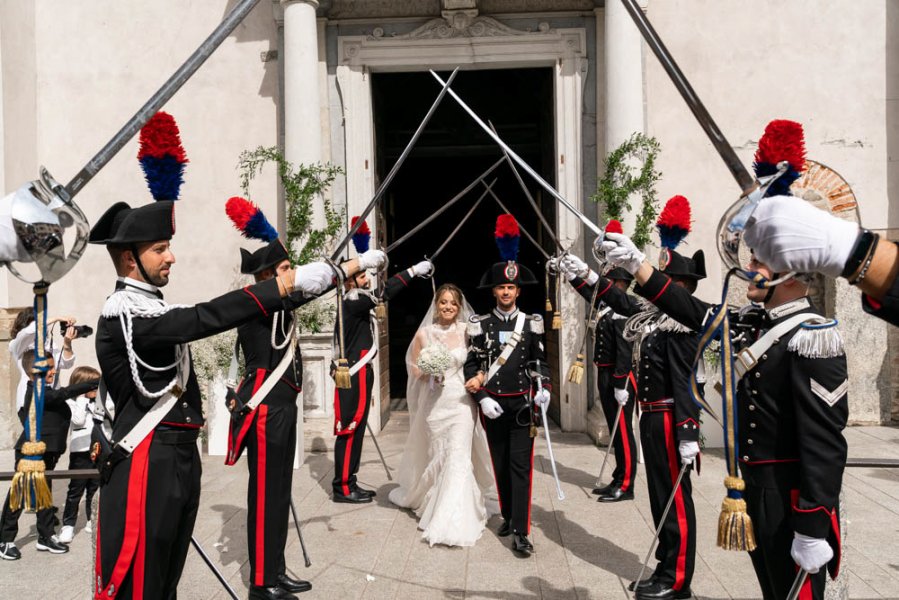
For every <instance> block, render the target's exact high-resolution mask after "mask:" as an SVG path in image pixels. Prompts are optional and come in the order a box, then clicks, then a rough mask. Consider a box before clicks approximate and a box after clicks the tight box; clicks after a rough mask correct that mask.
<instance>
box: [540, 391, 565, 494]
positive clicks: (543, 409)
mask: <svg viewBox="0 0 899 600" xmlns="http://www.w3.org/2000/svg"><path fill="white" fill-rule="evenodd" d="M540 414H541V416H542V417H543V433H544V434H545V435H546V451H547V453H548V454H549V464H550V466H551V467H552V469H553V479H555V480H556V494H557V495H558V497H559V500H564V499H565V492H563V491H562V484H561V483H559V473H558V471H556V458H555V456H553V444H552V441H550V439H549V422H548V421H547V420H546V405H542V406H541V407H540Z"/></svg>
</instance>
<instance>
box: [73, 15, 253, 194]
mask: <svg viewBox="0 0 899 600" xmlns="http://www.w3.org/2000/svg"><path fill="white" fill-rule="evenodd" d="M258 3H259V0H241V1H240V2H239V3H238V4H237V5H236V6H235V7H234V8H233V9H231V12H230V13H228V15H227V16H226V17H225V19H224V20H223V21H222V22H221V23H219V26H218V27H216V28H215V30H214V31H213V32H212V33H211V34H210V35H209V37H208V38H206V40H204V41H203V43H202V44H200V47H199V48H197V49H196V50H195V51H194V53H193V54H191V55H190V58H188V59H187V62H185V63H184V64H183V65H181V67H179V68H178V70H177V71H175V73H174V74H173V75H172V76H171V77H169V79H168V81H166V82H165V83H164V84H162V87H161V88H159V89H158V90H157V91H156V93H155V94H153V95H152V96H151V97H150V99H149V100H147V102H146V103H145V104H144V105H143V106H142V107H141V108H140V110H138V111H137V112H136V113H135V114H134V116H133V117H131V118H130V119H129V120H128V122H127V123H125V125H124V126H123V127H122V128H121V129H120V130H119V132H118V133H116V134H115V135H114V136H113V138H112V139H111V140H109V142H107V143H106V145H105V146H103V148H102V149H101V150H100V151H99V152H97V154H96V155H95V156H94V157H93V158H92V159H91V160H90V162H88V163H87V164H86V165H85V166H84V168H82V169H81V170H80V171H79V172H78V174H77V175H75V177H73V178H72V180H71V181H70V182H69V183H68V184H67V185H66V186H65V188H63V189H57V190H56V191H57V193H59V194H60V196H61V197H62V198H63V200H65V201H66V202H67V203H69V202H71V200H72V198H74V197H75V195H76V194H77V193H78V192H80V191H81V189H82V188H83V187H84V186H85V185H86V184H87V183H88V182H89V181H90V180H91V179H93V178H94V175H96V174H97V173H98V172H99V171H100V169H102V168H103V167H105V166H106V164H107V163H109V161H110V160H112V157H114V156H115V155H116V154H117V153H118V152H119V150H121V149H122V147H123V146H124V145H125V144H126V143H127V142H128V140H130V139H131V138H132V137H134V134H135V133H137V132H138V131H140V128H141V127H143V126H144V125H145V124H146V123H147V121H149V120H150V117H152V116H153V115H154V114H156V112H157V111H158V110H159V109H160V108H162V106H163V105H164V104H165V103H166V102H168V101H169V99H170V98H171V97H172V96H174V95H175V92H177V91H178V90H179V89H181V86H183V85H184V84H185V82H187V80H188V79H190V78H191V76H193V74H194V73H195V72H196V71H197V69H199V68H200V66H201V65H202V64H203V63H204V62H206V59H207V58H209V57H210V56H211V55H212V53H213V52H215V50H216V48H218V47H219V46H220V45H221V43H222V42H223V41H225V38H227V37H228V36H229V35H230V34H231V32H232V31H234V28H235V27H237V26H238V25H239V24H240V22H241V21H243V20H244V18H245V17H246V16H247V15H248V14H249V12H250V11H251V10H253V7H255V6H256V4H258Z"/></svg>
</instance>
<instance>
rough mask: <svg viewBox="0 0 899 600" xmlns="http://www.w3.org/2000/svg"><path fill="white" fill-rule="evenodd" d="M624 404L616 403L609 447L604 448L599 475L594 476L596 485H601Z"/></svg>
mask: <svg viewBox="0 0 899 600" xmlns="http://www.w3.org/2000/svg"><path fill="white" fill-rule="evenodd" d="M622 410H624V405H623V404H619V405H618V411H617V412H616V413H615V424H614V425H612V435H611V437H609V447H608V448H606V455H605V456H604V457H603V459H602V465H601V466H600V467H599V475H598V476H597V477H596V487H599V486H601V485H602V474H603V473H604V472H605V470H606V463H607V462H609V455H610V454H611V453H612V444H614V443H615V434H616V433H617V432H618V422H619V421H621V411H622Z"/></svg>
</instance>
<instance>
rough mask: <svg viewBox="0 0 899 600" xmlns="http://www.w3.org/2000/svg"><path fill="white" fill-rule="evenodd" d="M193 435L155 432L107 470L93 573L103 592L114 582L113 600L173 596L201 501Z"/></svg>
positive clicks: (189, 432)
mask: <svg viewBox="0 0 899 600" xmlns="http://www.w3.org/2000/svg"><path fill="white" fill-rule="evenodd" d="M197 433H198V432H197V430H184V431H178V430H166V431H154V432H153V433H152V434H151V435H150V436H147V439H145V440H144V441H143V442H142V443H141V444H140V445H138V447H137V448H135V449H134V453H132V454H131V456H129V457H128V458H127V459H125V460H123V461H121V462H120V463H118V464H117V465H116V466H115V467H114V468H113V472H112V475H111V477H110V479H109V481H108V482H107V483H106V485H105V486H103V488H102V489H101V491H100V512H99V515H97V521H98V523H97V527H98V528H99V532H98V535H99V536H100V539H99V543H98V544H97V555H98V556H97V561H96V563H97V565H98V572H97V573H96V576H95V578H94V579H95V581H96V580H97V579H99V587H100V589H101V590H103V593H104V594H107V595H108V594H109V593H110V592H111V591H112V590H111V589H110V588H111V586H115V590H114V593H113V595H114V596H115V597H116V598H118V599H119V600H125V599H130V598H134V597H139V598H146V599H149V598H159V599H164V600H172V599H174V598H177V593H178V581H179V580H180V579H181V571H182V570H183V569H184V560H185V558H186V557H187V549H188V547H189V546H190V538H191V534H192V533H193V530H194V522H195V521H196V519H197V509H198V507H199V504H200V475H201V473H202V465H201V463H200V454H199V452H198V451H197V443H196V440H197ZM135 588H137V589H141V590H143V592H142V593H139V592H136V591H135Z"/></svg>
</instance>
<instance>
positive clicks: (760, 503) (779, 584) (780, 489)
mask: <svg viewBox="0 0 899 600" xmlns="http://www.w3.org/2000/svg"><path fill="white" fill-rule="evenodd" d="M740 470H741V472H742V474H743V479H744V480H745V481H746V492H745V496H744V497H745V499H746V512H747V513H748V514H749V517H750V518H751V519H752V526H753V530H754V532H755V541H756V544H757V547H756V549H755V550H753V551H752V552H750V553H749V556H750V557H751V558H752V567H753V568H754V569H755V575H756V577H757V578H758V580H759V586H760V587H761V588H762V597H763V598H764V599H765V600H780V599H781V598H786V597H787V593H788V592H789V591H790V587H791V586H792V585H793V581H794V580H795V578H796V573H797V571H798V567H797V566H796V563H795V562H793V558H792V557H791V556H790V548H791V547H792V545H793V527H792V525H791V524H790V519H791V517H792V514H793V505H792V496H791V491H792V490H793V489H798V484H799V467H798V463H793V464H790V463H784V464H773V465H759V466H750V465H745V464H744V465H740ZM825 571H826V569H821V570H820V571H818V572H817V573H815V574H814V575H809V576H808V579H806V581H805V585H804V586H803V588H802V590H800V593H799V598H800V599H801V600H809V599H811V598H814V599H815V600H823V598H824V585H825V583H826V574H825Z"/></svg>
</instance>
